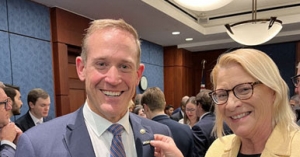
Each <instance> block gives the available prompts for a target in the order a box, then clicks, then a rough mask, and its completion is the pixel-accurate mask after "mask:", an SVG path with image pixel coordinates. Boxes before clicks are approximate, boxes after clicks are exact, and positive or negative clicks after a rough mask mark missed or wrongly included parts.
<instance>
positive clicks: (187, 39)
mask: <svg viewBox="0 0 300 157" xmlns="http://www.w3.org/2000/svg"><path fill="white" fill-rule="evenodd" d="M192 40H193V38H186V39H185V41H192Z"/></svg>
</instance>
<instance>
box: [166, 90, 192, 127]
mask: <svg viewBox="0 0 300 157" xmlns="http://www.w3.org/2000/svg"><path fill="white" fill-rule="evenodd" d="M188 99H189V96H184V97H182V99H181V102H180V110H178V111H177V112H176V111H175V112H176V113H174V114H172V116H171V117H170V118H171V119H173V120H175V121H177V122H178V121H179V120H180V119H182V118H183V116H184V112H185V105H186V102H187V100H188ZM176 110H177V109H176Z"/></svg>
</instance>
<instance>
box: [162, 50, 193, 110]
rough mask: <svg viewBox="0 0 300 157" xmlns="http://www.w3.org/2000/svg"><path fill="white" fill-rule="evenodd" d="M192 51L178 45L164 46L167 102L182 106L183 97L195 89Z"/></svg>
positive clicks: (191, 93)
mask: <svg viewBox="0 0 300 157" xmlns="http://www.w3.org/2000/svg"><path fill="white" fill-rule="evenodd" d="M192 60H193V59H192V53H191V52H189V51H186V50H184V49H177V47H175V46H173V47H165V48H164V94H165V97H166V102H167V104H171V105H173V106H175V108H176V107H178V106H180V101H181V98H182V97H183V96H185V95H189V96H191V95H193V91H194V90H195V86H194V84H195V82H194V76H195V74H194V71H195V70H194V66H193V61H192Z"/></svg>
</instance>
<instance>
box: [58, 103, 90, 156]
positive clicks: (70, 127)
mask: <svg viewBox="0 0 300 157" xmlns="http://www.w3.org/2000/svg"><path fill="white" fill-rule="evenodd" d="M82 109H83V107H81V108H80V109H79V110H77V111H76V112H75V113H74V114H73V115H74V118H71V121H70V122H69V124H67V126H66V127H67V128H66V134H65V138H64V139H65V144H66V147H68V149H69V152H70V154H71V156H72V157H83V156H88V157H95V153H94V149H93V145H92V142H91V139H90V136H89V133H88V130H87V127H86V125H85V122H84V117H83V111H82Z"/></svg>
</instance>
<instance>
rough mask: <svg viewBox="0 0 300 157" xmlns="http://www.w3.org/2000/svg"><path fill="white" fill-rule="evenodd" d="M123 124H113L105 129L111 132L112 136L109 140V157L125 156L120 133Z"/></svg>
mask: <svg viewBox="0 0 300 157" xmlns="http://www.w3.org/2000/svg"><path fill="white" fill-rule="evenodd" d="M123 129H124V128H123V126H122V125H120V124H113V125H111V126H110V127H109V128H108V129H107V130H108V131H109V132H111V133H112V134H113V135H114V137H113V139H112V141H111V146H110V156H111V157H126V154H125V150H124V146H123V143H122V138H121V134H122V131H123Z"/></svg>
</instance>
